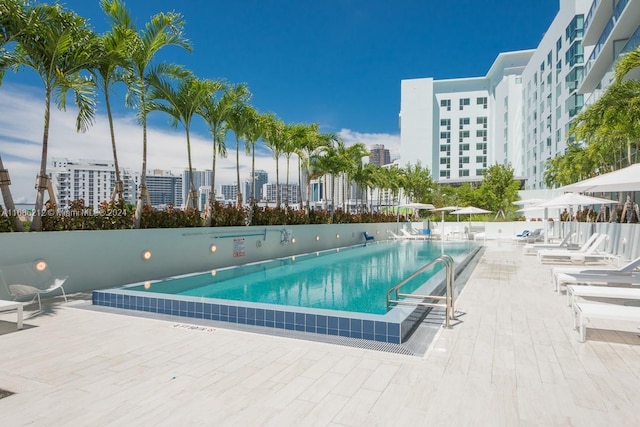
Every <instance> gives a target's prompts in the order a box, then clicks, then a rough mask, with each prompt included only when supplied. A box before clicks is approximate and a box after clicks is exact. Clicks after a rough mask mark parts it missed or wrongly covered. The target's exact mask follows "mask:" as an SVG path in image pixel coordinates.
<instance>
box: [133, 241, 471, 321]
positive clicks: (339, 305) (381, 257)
mask: <svg viewBox="0 0 640 427" xmlns="http://www.w3.org/2000/svg"><path fill="white" fill-rule="evenodd" d="M470 246H471V243H470V242H454V243H447V244H446V253H447V254H448V255H451V256H452V257H453V258H454V259H456V258H458V257H459V256H461V255H463V254H465V253H468V252H469V250H470ZM444 251H445V247H444V246H443V244H442V243H440V242H430V241H402V242H386V243H380V244H373V245H367V246H358V247H353V248H343V249H337V250H335V249H334V250H330V251H323V252H317V253H312V254H305V255H299V256H295V257H288V258H283V259H278V260H273V261H268V262H262V263H256V264H251V265H246V266H240V267H233V268H226V269H220V270H213V271H210V272H204V273H198V274H190V275H186V276H180V277H175V278H169V279H166V280H161V281H155V282H147V283H145V284H139V285H135V286H131V287H127V289H129V290H133V291H140V292H149V293H155V294H158V293H160V294H170V295H182V296H191V297H204V298H214V299H220V300H232V301H245V302H246V301H248V302H254V303H263V304H274V305H280V306H294V307H307V308H317V309H328V310H340V311H347V312H358V313H368V314H385V313H386V312H387V307H386V292H387V290H388V289H389V288H390V287H392V286H393V285H395V284H397V283H398V282H400V281H402V280H403V279H405V278H406V277H408V276H410V275H411V274H413V273H414V272H415V271H417V270H418V269H420V268H421V267H423V266H424V265H425V264H427V263H429V262H431V261H432V260H434V259H435V258H437V257H438V256H440V255H441V254H442V253H444ZM442 268H443V266H442V264H437V265H436V266H435V267H434V268H433V269H431V270H427V271H426V272H424V273H423V274H421V275H419V276H418V277H416V278H415V279H413V280H412V281H411V282H409V283H408V284H407V285H406V286H404V287H403V288H402V292H405V293H411V292H414V291H415V290H416V289H418V288H420V287H422V288H421V289H420V293H430V292H431V291H432V290H433V288H435V287H436V286H437V285H438V284H439V283H440V281H441V280H431V281H430V282H429V285H428V287H429V286H430V287H431V289H424V286H423V285H424V284H425V282H427V281H428V280H429V279H430V278H431V277H432V276H434V275H436V274H437V273H438V272H439V271H440V270H441V269H442ZM440 275H441V276H444V274H443V273H440Z"/></svg>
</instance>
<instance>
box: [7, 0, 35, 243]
mask: <svg viewBox="0 0 640 427" xmlns="http://www.w3.org/2000/svg"><path fill="white" fill-rule="evenodd" d="M25 12H26V11H25V4H24V2H23V1H20V0H7V1H6V2H4V3H2V4H0V17H1V20H0V55H2V53H3V52H4V47H5V46H6V45H7V44H9V43H10V42H12V41H13V40H15V38H16V37H18V35H19V34H20V33H22V32H23V31H25V29H26V28H28V27H29V25H31V23H30V22H29V21H28V20H27V14H26V13H25ZM4 71H5V66H4V64H2V63H0V84H2V77H3V75H4ZM10 184H11V179H10V177H9V171H8V170H7V169H5V168H4V164H3V163H2V157H1V156H0V192H2V200H4V205H5V207H6V208H7V211H8V212H9V213H15V212H16V205H15V203H14V202H13V196H12V195H11V189H10V188H9V185H10ZM11 216H12V217H13V228H14V230H15V231H24V228H23V226H22V221H20V218H18V216H17V215H11Z"/></svg>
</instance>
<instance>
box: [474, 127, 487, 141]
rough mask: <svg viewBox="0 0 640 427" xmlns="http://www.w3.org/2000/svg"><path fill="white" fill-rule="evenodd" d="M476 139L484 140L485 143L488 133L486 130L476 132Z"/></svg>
mask: <svg viewBox="0 0 640 427" xmlns="http://www.w3.org/2000/svg"><path fill="white" fill-rule="evenodd" d="M476 137H478V138H482V140H483V141H485V142H486V141H487V131H486V130H485V129H478V130H477V131H476Z"/></svg>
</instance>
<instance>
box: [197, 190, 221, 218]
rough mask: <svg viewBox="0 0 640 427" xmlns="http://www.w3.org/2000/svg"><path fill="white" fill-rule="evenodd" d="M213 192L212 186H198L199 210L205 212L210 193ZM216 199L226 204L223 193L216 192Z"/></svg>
mask: <svg viewBox="0 0 640 427" xmlns="http://www.w3.org/2000/svg"><path fill="white" fill-rule="evenodd" d="M210 192H211V187H210V186H201V187H200V188H198V210H200V211H201V212H204V211H205V210H206V209H207V201H208V200H209V193H210ZM215 197H216V201H217V202H218V203H221V204H223V205H224V204H225V202H226V201H225V199H224V196H223V195H222V194H218V193H217V192H216V194H215Z"/></svg>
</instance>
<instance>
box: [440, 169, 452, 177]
mask: <svg viewBox="0 0 640 427" xmlns="http://www.w3.org/2000/svg"><path fill="white" fill-rule="evenodd" d="M450 177H451V171H448V170H445V171H440V178H450Z"/></svg>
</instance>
